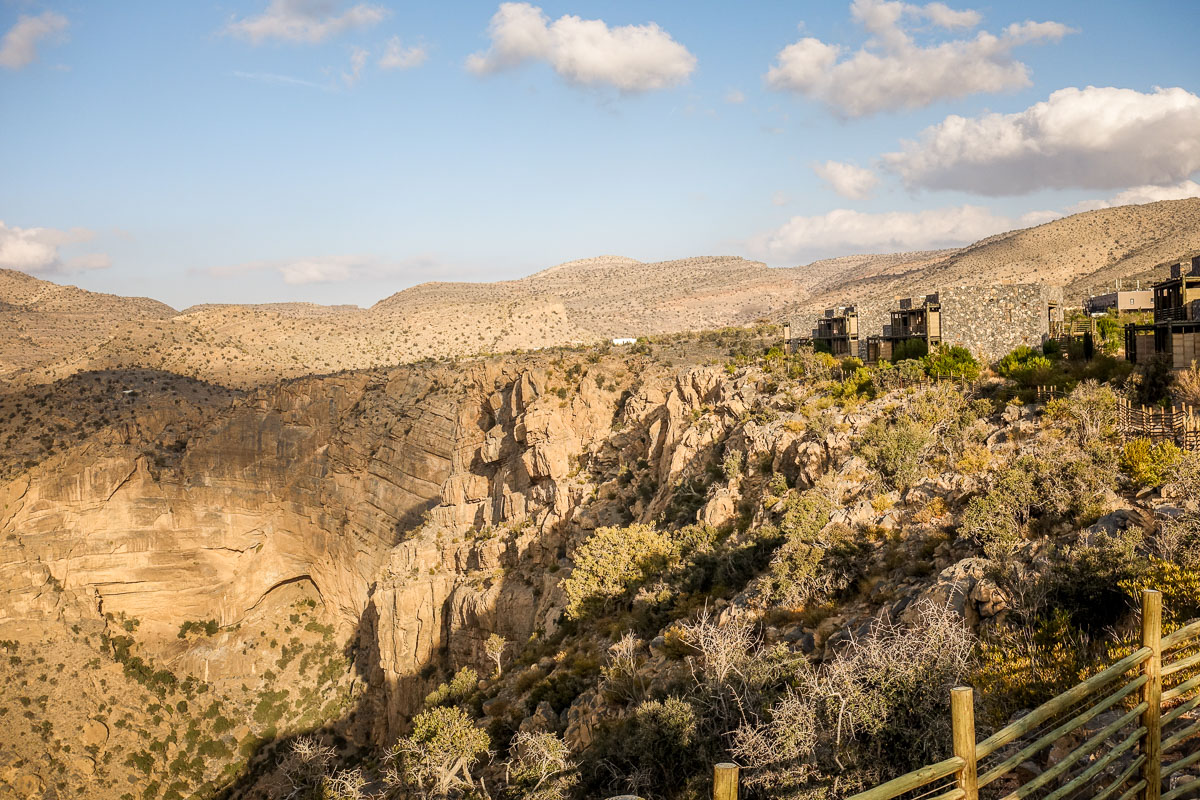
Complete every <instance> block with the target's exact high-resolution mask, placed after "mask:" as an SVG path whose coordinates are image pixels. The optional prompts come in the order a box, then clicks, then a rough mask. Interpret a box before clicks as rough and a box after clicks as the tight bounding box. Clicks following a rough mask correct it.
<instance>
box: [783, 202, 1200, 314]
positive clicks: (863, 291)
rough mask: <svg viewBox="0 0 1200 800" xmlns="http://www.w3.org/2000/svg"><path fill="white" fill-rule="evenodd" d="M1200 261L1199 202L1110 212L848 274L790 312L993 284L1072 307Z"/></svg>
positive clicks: (876, 303)
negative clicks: (1035, 292)
mask: <svg viewBox="0 0 1200 800" xmlns="http://www.w3.org/2000/svg"><path fill="white" fill-rule="evenodd" d="M1197 253H1200V198H1192V199H1189V200H1169V201H1164V202H1161V203H1149V204H1146V205H1138V206H1120V207H1117V208H1106V209H1101V210H1099V211H1088V212H1086V213H1083V214H1075V215H1073V216H1070V217H1065V218H1063V219H1059V220H1055V221H1053V222H1047V223H1046V224H1044V225H1038V226H1036V227H1033V228H1025V229H1022V230H1016V231H1010V232H1008V233H1002V234H998V235H996V236H991V237H988V238H987V239H983V240H981V241H979V242H976V243H975V244H973V245H970V246H969V247H964V248H963V249H961V250H953V251H944V252H942V253H936V254H928V255H929V257H928V258H926V259H924V260H922V261H918V260H916V259H914V260H912V261H903V262H900V263H895V264H893V265H891V266H890V267H888V268H882V269H873V268H871V267H873V266H874V265H871V266H870V267H865V268H864V267H860V268H858V269H848V270H846V271H845V272H844V273H842V276H841V278H840V279H839V278H838V277H836V276H835V277H834V279H832V280H828V281H825V282H823V283H821V284H820V285H819V286H817V287H816V291H814V292H813V293H812V294H811V295H810V296H809V297H807V298H804V299H802V300H800V301H798V302H797V303H796V304H795V305H794V306H793V307H792V308H790V309H789V312H791V313H794V314H796V315H797V316H801V317H805V318H807V316H810V315H811V314H812V313H814V312H819V311H820V310H821V309H822V308H825V307H828V306H831V305H837V304H850V303H855V304H858V305H859V306H864V307H867V308H872V307H880V306H886V305H888V304H890V302H891V301H892V299H893V298H894V297H907V296H915V295H921V294H927V293H929V292H934V291H937V290H938V289H940V288H944V287H946V286H976V285H980V284H989V283H1050V284H1054V285H1060V286H1063V287H1065V288H1066V296H1067V302H1068V303H1072V302H1074V303H1080V302H1081V301H1082V299H1083V297H1084V296H1085V295H1086V293H1087V292H1088V290H1089V288H1093V289H1095V290H1096V291H1097V293H1099V292H1100V291H1102V290H1103V289H1104V287H1109V286H1112V285H1113V284H1114V283H1115V282H1116V281H1117V280H1118V279H1122V280H1126V281H1128V280H1141V281H1142V282H1143V283H1145V282H1148V281H1152V280H1161V279H1162V278H1163V277H1165V275H1166V274H1167V273H1168V272H1169V270H1170V265H1171V264H1172V263H1177V262H1179V261H1180V260H1181V259H1184V258H1187V257H1190V256H1193V255H1196V254H1197ZM914 255H915V254H914ZM800 269H803V268H800ZM802 327H803V326H802Z"/></svg>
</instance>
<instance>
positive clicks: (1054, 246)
mask: <svg viewBox="0 0 1200 800" xmlns="http://www.w3.org/2000/svg"><path fill="white" fill-rule="evenodd" d="M1197 253H1200V198H1193V199H1189V200H1172V201H1164V202H1160V203H1151V204H1147V205H1140V206H1121V207H1117V208H1109V209H1101V210H1098V211H1089V212H1086V213H1082V214H1076V215H1074V216H1070V217H1065V218H1062V219H1058V220H1054V221H1052V222H1048V223H1045V224H1043V225H1038V226H1036V227H1033V228H1026V229H1022V230H1016V231H1010V232H1007V233H1001V234H997V235H995V236H990V237H988V238H986V239H984V240H981V241H979V242H977V243H975V244H973V245H969V246H967V247H963V248H960V249H954V250H935V251H922V252H912V253H896V254H881V255H853V256H842V257H839V258H832V259H824V260H821V261H815V262H813V263H811V264H805V265H801V266H795V267H786V268H778V267H776V268H773V267H768V266H766V265H765V264H763V263H761V262H758V261H752V260H748V259H745V258H741V257H739V256H699V257H693V258H684V259H677V260H672V261H662V262H656V263H646V262H640V261H637V260H635V259H632V258H627V257H623V256H613V255H607V256H597V257H594V258H584V259H578V260H575V261H569V262H566V263H563V264H559V265H556V266H553V267H550V268H548V269H545V270H542V271H540V272H537V273H534V274H532V275H529V276H527V277H525V278H520V279H517V280H508V281H499V282H495V283H465V282H463V283H452V282H435V283H424V284H420V285H418V286H414V287H411V288H408V289H404V290H403V291H400V292H397V293H395V294H393V295H391V296H389V297H386V298H384V299H382V300H380V301H379V302H377V303H376V304H375V305H373V306H371V307H370V308H366V309H362V308H358V307H356V306H321V305H317V304H310V303H271V304H260V305H231V304H226V305H221V304H206V305H198V306H193V307H190V308H188V309H185V310H183V311H182V312H180V311H176V310H175V309H172V308H171V307H170V306H167V305H165V304H163V303H159V302H158V301H155V300H151V299H148V298H128V297H120V296H117V295H107V294H99V293H95V292H88V291H84V290H82V289H79V288H76V287H73V286H61V285H58V284H55V283H52V282H49V281H44V280H40V279H37V278H34V277H32V276H29V275H25V274H23V273H19V272H12V271H6V270H5V271H0V322H2V323H3V329H2V330H0V380H6V381H8V382H9V383H10V384H21V385H24V384H30V383H47V382H49V381H53V380H58V379H61V378H64V377H67V376H69V375H72V374H74V373H76V372H80V371H84V370H95V369H114V368H128V367H144V368H150V369H161V370H167V371H171V372H176V373H178V374H182V375H188V376H192V377H196V378H201V379H204V380H209V381H214V382H217V383H221V384H224V385H229V386H238V387H246V386H254V385H260V384H265V383H270V382H273V381H275V380H279V379H281V378H294V377H299V376H301V375H307V374H323V373H330V372H337V371H340V370H346V369H362V368H368V367H375V366H380V365H385V364H394V363H401V362H407V361H416V360H420V359H423V358H440V357H444V356H452V357H456V356H470V355H476V354H480V353H488V352H502V351H508V350H516V349H531V348H539V347H547V346H552V345H561V344H571V343H577V342H591V341H596V340H598V339H605V338H610V337H616V336H639V335H646V334H656V333H669V332H673V331H679V330H694V329H702V328H713V327H721V326H727V325H746V324H749V323H752V322H754V321H755V320H758V319H771V320H776V321H783V320H791V321H794V322H795V323H796V324H797V325H798V326H799V327H800V329H804V328H805V327H807V326H808V324H809V323H810V322H811V317H812V316H813V315H814V314H817V313H820V311H821V310H822V309H823V308H825V307H828V306H832V305H838V304H846V303H854V304H857V305H859V306H862V307H864V308H876V309H883V308H886V307H887V306H888V305H889V304H890V303H891V302H892V301H893V298H895V297H897V296H912V295H918V294H924V293H927V292H931V291H936V290H937V289H938V288H939V287H945V286H952V285H978V284H986V283H1002V282H1012V283H1027V282H1044V283H1052V284H1061V285H1063V286H1065V287H1066V290H1067V296H1068V301H1070V300H1081V299H1082V296H1083V294H1084V292H1086V291H1087V289H1088V287H1089V286H1096V287H1099V286H1103V285H1105V284H1109V283H1112V282H1113V281H1115V280H1117V279H1125V280H1143V281H1149V280H1153V279H1155V278H1158V277H1161V276H1162V275H1163V274H1165V273H1166V271H1167V269H1169V265H1170V264H1171V263H1172V262H1173V261H1177V260H1179V259H1181V258H1185V257H1189V256H1191V255H1194V254H1197Z"/></svg>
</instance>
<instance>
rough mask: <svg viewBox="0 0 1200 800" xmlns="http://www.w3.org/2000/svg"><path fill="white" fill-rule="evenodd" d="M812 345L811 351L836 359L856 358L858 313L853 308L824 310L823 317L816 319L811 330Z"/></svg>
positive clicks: (844, 307) (857, 350)
mask: <svg viewBox="0 0 1200 800" xmlns="http://www.w3.org/2000/svg"><path fill="white" fill-rule="evenodd" d="M812 344H813V349H815V350H818V351H821V352H825V353H829V354H831V355H833V356H836V357H838V358H845V357H847V356H857V355H858V354H859V342H858V311H857V310H855V308H854V306H839V307H837V308H827V309H825V316H823V317H820V318H818V319H817V327H815V328H813V329H812Z"/></svg>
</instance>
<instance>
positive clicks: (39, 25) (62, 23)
mask: <svg viewBox="0 0 1200 800" xmlns="http://www.w3.org/2000/svg"><path fill="white" fill-rule="evenodd" d="M67 24H68V23H67V18H66V17H64V16H63V15H62V14H55V13H54V12H53V11H44V12H42V13H41V14H38V15H37V16H35V17H31V16H28V15H26V14H22V15H21V16H20V17H18V18H17V24H16V25H13V26H12V27H11V28H9V29H8V33H6V34H4V39H3V40H0V67H7V68H8V69H20V68H21V67H24V66H28V65H29V64H32V63H33V61H34V59H36V58H37V46H38V42H40V41H41V40H42V39H45V38H46V37H49V36H53V35H55V34H57V33H61V32H62V31H64V30H66V28H67Z"/></svg>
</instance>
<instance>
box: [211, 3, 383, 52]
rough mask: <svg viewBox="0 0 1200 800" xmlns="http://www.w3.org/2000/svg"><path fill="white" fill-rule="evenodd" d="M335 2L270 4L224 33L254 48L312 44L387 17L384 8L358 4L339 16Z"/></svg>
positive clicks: (237, 21)
mask: <svg viewBox="0 0 1200 800" xmlns="http://www.w3.org/2000/svg"><path fill="white" fill-rule="evenodd" d="M339 7H340V4H339V3H337V2H336V0H271V3H270V5H268V6H267V8H266V10H265V11H263V13H261V14H259V15H258V16H255V17H246V18H244V19H240V20H234V21H233V22H231V23H229V25H228V26H227V27H226V31H227V32H229V33H232V34H234V35H235V36H241V37H244V38H246V39H249V40H250V41H251V42H253V43H254V44H258V43H260V42H263V41H266V40H268V39H282V40H284V41H288V42H307V43H310V44H311V43H315V42H321V41H324V40H325V39H328V38H329V37H330V36H336V35H337V34H339V33H343V32H345V31H348V30H351V29H353V28H366V27H370V26H371V25H375V24H376V23H378V22H380V21H381V20H382V19H383V18H384V17H385V16H387V10H386V9H385V8H384V7H383V6H377V5H370V4H368V3H360V4H358V5H355V6H352V7H350V8H348V9H346V10H345V11H343V12H341V13H340V14H339V13H338V9H339Z"/></svg>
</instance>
